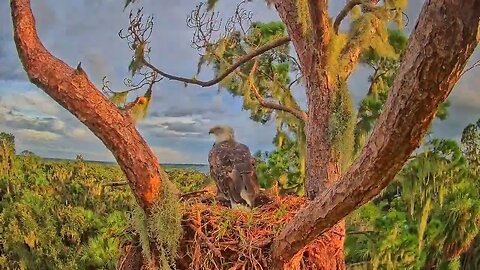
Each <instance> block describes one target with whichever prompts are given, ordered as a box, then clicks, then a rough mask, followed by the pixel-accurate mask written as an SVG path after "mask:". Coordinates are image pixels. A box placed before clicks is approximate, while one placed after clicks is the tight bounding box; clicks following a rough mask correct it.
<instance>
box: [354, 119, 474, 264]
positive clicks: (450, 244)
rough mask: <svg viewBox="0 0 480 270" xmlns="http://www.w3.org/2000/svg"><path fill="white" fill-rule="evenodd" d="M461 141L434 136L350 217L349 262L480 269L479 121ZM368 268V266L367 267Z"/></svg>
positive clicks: (471, 126)
mask: <svg viewBox="0 0 480 270" xmlns="http://www.w3.org/2000/svg"><path fill="white" fill-rule="evenodd" d="M463 134H464V135H463V138H462V144H461V145H459V144H458V143H457V142H456V141H453V140H445V139H432V140H430V141H429V142H427V143H425V144H424V145H423V146H422V151H421V152H419V153H417V154H416V155H415V156H414V157H413V158H412V159H411V160H410V161H409V162H408V163H407V164H406V165H405V166H404V168H403V169H402V171H401V173H400V174H399V175H397V177H396V179H395V182H393V183H392V184H391V185H390V186H389V187H388V188H387V189H386V190H385V191H384V192H383V193H382V194H380V195H379V196H378V197H377V198H376V199H375V200H373V201H372V202H370V203H368V204H367V205H365V206H364V207H362V208H360V209H358V210H357V211H355V212H353V213H352V214H351V215H350V216H349V217H348V220H347V224H348V228H347V230H348V232H349V233H348V234H347V235H348V237H347V240H346V247H347V248H346V255H347V262H348V263H350V264H352V265H364V266H365V267H369V268H368V269H432V268H434V269H478V266H479V262H480V261H479V260H478V259H477V258H478V257H479V256H480V253H479V252H480V248H479V247H480V242H479V241H478V239H479V232H480V231H479V228H478V220H479V219H480V211H479V209H480V175H479V174H478V168H479V166H478V164H477V163H475V162H472V160H473V161H475V160H476V159H477V158H478V154H477V153H478V152H477V151H479V150H480V131H479V130H477V129H476V124H471V125H469V126H467V127H466V128H465V129H464V132H463ZM365 269H367V268H365Z"/></svg>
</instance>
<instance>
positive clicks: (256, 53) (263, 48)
mask: <svg viewBox="0 0 480 270" xmlns="http://www.w3.org/2000/svg"><path fill="white" fill-rule="evenodd" d="M289 41H290V37H281V38H278V39H276V40H274V41H272V42H270V43H268V44H265V45H263V46H261V47H259V48H258V49H256V50H254V51H252V52H250V53H249V54H246V55H244V56H242V57H240V58H239V59H238V61H237V62H236V63H235V64H233V65H232V66H230V67H229V68H228V69H226V70H225V71H224V72H222V73H221V74H220V75H218V76H217V77H216V78H214V79H212V80H209V81H201V80H197V79H191V78H185V77H179V76H175V75H171V74H168V73H166V72H164V71H162V70H160V69H159V68H157V67H155V66H154V65H152V64H151V63H150V62H148V61H147V60H146V59H142V62H143V64H144V65H145V66H146V67H148V68H150V69H152V70H153V71H155V72H157V73H158V74H159V75H160V76H163V77H165V78H167V79H170V80H174V81H180V82H184V83H188V84H196V85H200V86H202V87H207V86H212V85H215V84H217V83H219V82H220V81H222V80H223V79H225V78H226V77H227V76H228V75H229V74H230V73H232V72H233V71H235V70H236V69H237V68H239V67H240V66H241V65H243V64H245V63H247V62H248V61H250V60H252V59H254V58H255V57H257V56H259V55H261V54H263V53H265V52H267V51H269V50H271V49H274V48H276V47H279V46H281V45H284V44H286V43H288V42H289Z"/></svg>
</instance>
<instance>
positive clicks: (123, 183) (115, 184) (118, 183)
mask: <svg viewBox="0 0 480 270" xmlns="http://www.w3.org/2000/svg"><path fill="white" fill-rule="evenodd" d="M126 185H128V181H115V182H107V183H103V184H102V186H103V187H121V186H126Z"/></svg>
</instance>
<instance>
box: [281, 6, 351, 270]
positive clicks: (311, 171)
mask: <svg viewBox="0 0 480 270" xmlns="http://www.w3.org/2000/svg"><path fill="white" fill-rule="evenodd" d="M272 2H273V3H274V5H275V8H276V9H277V11H278V13H279V15H280V17H281V19H282V21H283V22H284V23H285V25H286V26H287V31H288V34H289V36H290V37H291V39H292V43H293V45H294V47H295V50H296V52H297V55H298V57H299V61H300V65H301V70H302V73H303V74H304V77H305V81H306V87H307V101H308V115H309V117H308V122H307V123H306V125H305V129H306V130H305V134H306V147H307V149H306V159H305V160H306V175H305V191H306V194H307V196H308V198H309V199H311V200H313V199H315V198H316V197H317V196H318V195H319V194H320V193H321V192H323V191H325V190H326V189H327V188H328V187H330V186H331V185H332V184H333V183H334V182H335V181H337V179H338V178H339V177H340V164H339V161H340V156H339V155H338V154H336V151H335V149H334V146H333V144H332V141H331V139H330V125H331V121H330V120H331V117H332V103H333V101H334V96H335V95H336V93H337V92H338V91H339V89H338V87H336V85H335V83H334V82H333V80H332V79H331V78H330V77H331V75H330V74H329V72H328V68H327V65H328V63H327V59H328V53H327V51H328V46H329V42H330V32H329V28H330V22H329V20H328V15H327V8H326V5H327V4H326V1H308V4H309V9H310V10H311V12H310V20H311V22H312V28H313V29H314V30H313V32H314V33H313V38H310V39H307V38H306V36H307V35H309V34H310V33H308V34H306V33H304V29H305V28H306V27H305V25H302V21H301V20H299V16H302V15H301V14H298V13H297V12H298V10H297V1H296V0H286V1H272ZM307 48H308V49H307ZM340 154H341V153H340ZM344 242H345V222H344V221H339V222H338V224H337V225H335V226H333V227H331V229H330V230H328V231H327V232H325V233H324V234H323V235H322V236H320V237H319V238H318V239H317V240H316V241H314V242H313V243H311V244H310V245H306V247H305V248H302V249H301V251H300V252H298V250H297V254H296V255H294V258H293V259H292V260H291V261H290V263H287V264H285V265H283V266H279V265H275V266H274V267H276V268H280V267H284V269H295V268H292V265H293V264H295V263H296V261H295V260H296V258H301V257H302V255H304V256H306V257H311V258H317V260H315V263H314V264H315V265H316V269H345V260H344V252H343V247H344ZM299 250H300V249H299ZM274 251H275V249H274ZM309 254H310V255H312V256H309ZM313 254H315V255H313ZM274 256H277V257H280V254H274ZM289 256H293V254H289ZM289 258H291V257H289ZM287 261H289V259H288V258H285V260H283V262H287ZM276 268H275V269H276Z"/></svg>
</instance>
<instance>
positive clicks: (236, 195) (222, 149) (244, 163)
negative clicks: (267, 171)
mask: <svg viewBox="0 0 480 270" xmlns="http://www.w3.org/2000/svg"><path fill="white" fill-rule="evenodd" d="M208 162H209V165H210V175H211V176H212V178H213V180H214V181H215V183H216V185H217V190H218V193H219V195H221V196H222V195H223V196H224V197H226V198H227V199H229V200H230V201H233V202H235V203H241V202H243V201H244V199H243V197H242V190H244V187H245V185H246V182H247V181H248V182H249V183H251V182H253V183H255V184H256V185H258V183H257V179H256V174H255V159H254V158H253V157H252V156H251V154H250V150H249V149H248V147H247V146H246V145H244V144H241V143H238V142H235V141H233V140H228V141H223V142H220V143H215V144H214V145H213V147H212V149H211V150H210V152H209V155H208ZM249 177H250V178H253V179H248V178H249Z"/></svg>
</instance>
